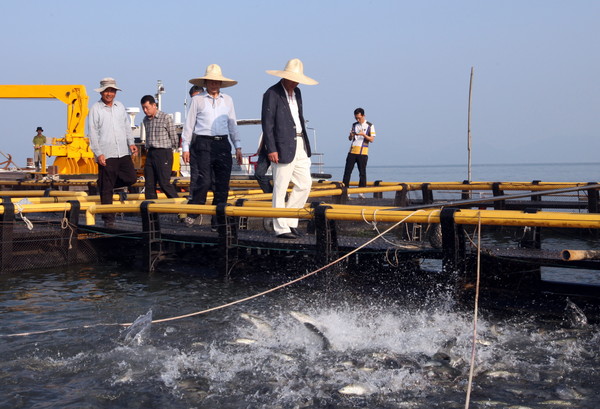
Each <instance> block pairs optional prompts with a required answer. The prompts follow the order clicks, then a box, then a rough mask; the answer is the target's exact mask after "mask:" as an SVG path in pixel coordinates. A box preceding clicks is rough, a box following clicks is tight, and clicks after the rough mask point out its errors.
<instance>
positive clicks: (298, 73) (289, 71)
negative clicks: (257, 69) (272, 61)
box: [267, 58, 319, 85]
mask: <svg viewBox="0 0 600 409" xmlns="http://www.w3.org/2000/svg"><path fill="white" fill-rule="evenodd" d="M267 74H271V75H274V76H276V77H281V78H285V79H287V80H290V81H294V82H298V83H300V84H304V85H317V84H318V83H319V82H318V81H315V80H313V79H312V78H310V77H307V76H306V75H304V64H302V61H300V60H299V59H298V58H292V59H291V60H289V61H288V62H287V64H286V65H285V68H284V69H283V71H279V70H267Z"/></svg>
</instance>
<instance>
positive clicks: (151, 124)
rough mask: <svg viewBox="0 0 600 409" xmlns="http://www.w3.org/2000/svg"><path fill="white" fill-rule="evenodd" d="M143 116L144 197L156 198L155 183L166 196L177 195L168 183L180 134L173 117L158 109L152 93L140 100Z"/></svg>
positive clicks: (169, 182)
mask: <svg viewBox="0 0 600 409" xmlns="http://www.w3.org/2000/svg"><path fill="white" fill-rule="evenodd" d="M140 104H141V105H142V109H143V110H144V113H145V114H146V116H145V117H144V120H143V124H144V130H145V131H146V148H147V149H148V154H147V155H146V163H145V164H144V192H145V196H146V199H156V198H157V197H158V196H157V194H156V183H157V182H158V185H159V186H160V188H161V189H162V191H163V192H164V193H165V195H167V197H168V198H173V197H178V196H177V191H176V190H175V187H174V186H173V185H172V184H171V170H172V169H173V150H174V149H177V148H179V135H177V131H176V130H175V124H174V123H173V119H172V118H171V117H170V116H169V115H167V114H165V113H164V112H162V111H160V110H159V109H158V106H157V104H156V100H155V99H154V97H153V96H152V95H144V96H143V97H142V99H141V101H140Z"/></svg>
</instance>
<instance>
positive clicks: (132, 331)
mask: <svg viewBox="0 0 600 409" xmlns="http://www.w3.org/2000/svg"><path fill="white" fill-rule="evenodd" d="M150 324H152V310H149V311H148V312H147V313H146V314H144V315H140V316H139V317H137V319H136V320H135V321H134V322H133V324H131V325H130V326H129V327H128V328H127V329H126V330H125V332H124V333H123V334H124V335H122V336H123V337H124V339H123V343H124V344H125V345H131V344H133V343H137V345H141V344H142V343H143V337H144V335H145V334H146V333H147V332H148V331H149V329H150Z"/></svg>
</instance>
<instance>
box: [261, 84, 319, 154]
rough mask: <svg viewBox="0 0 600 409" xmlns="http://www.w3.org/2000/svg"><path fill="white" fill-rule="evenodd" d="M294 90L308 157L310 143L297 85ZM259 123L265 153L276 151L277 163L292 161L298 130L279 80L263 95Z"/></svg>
mask: <svg viewBox="0 0 600 409" xmlns="http://www.w3.org/2000/svg"><path fill="white" fill-rule="evenodd" d="M294 92H295V94H296V101H297V103H298V111H299V114H300V122H301V123H302V131H301V132H302V137H303V138H304V146H306V153H307V154H308V156H309V157H310V143H309V141H308V135H307V133H306V125H305V124H304V115H303V113H302V94H301V93H300V89H299V88H297V87H296V89H295V90H294ZM261 123H262V131H263V141H264V143H265V149H266V151H267V153H272V152H277V153H278V154H279V163H290V162H292V161H293V160H294V156H295V155H296V132H298V131H297V130H296V126H295V125H294V119H293V118H292V111H291V110H290V105H289V104H288V102H287V97H286V95H285V90H284V89H283V86H282V85H281V81H280V82H278V83H277V84H275V85H273V86H272V87H271V88H269V89H268V90H267V91H266V92H265V93H264V95H263V101H262V113H261Z"/></svg>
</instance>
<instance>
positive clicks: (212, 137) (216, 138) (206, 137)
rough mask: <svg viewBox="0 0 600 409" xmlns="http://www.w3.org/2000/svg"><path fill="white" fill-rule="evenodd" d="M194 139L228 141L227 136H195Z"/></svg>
mask: <svg viewBox="0 0 600 409" xmlns="http://www.w3.org/2000/svg"><path fill="white" fill-rule="evenodd" d="M192 137H198V138H204V139H210V140H212V141H220V140H222V139H227V135H215V136H213V135H196V134H193V135H192Z"/></svg>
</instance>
